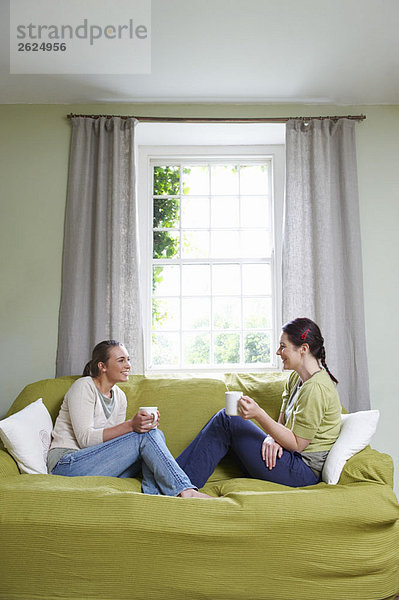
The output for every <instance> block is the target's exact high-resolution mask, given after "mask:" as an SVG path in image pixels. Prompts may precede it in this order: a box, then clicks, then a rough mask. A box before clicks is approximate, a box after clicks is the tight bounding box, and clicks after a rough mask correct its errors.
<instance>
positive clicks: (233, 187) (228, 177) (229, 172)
mask: <svg viewBox="0 0 399 600" xmlns="http://www.w3.org/2000/svg"><path fill="white" fill-rule="evenodd" d="M211 193H212V194H222V195H224V196H226V195H227V194H234V195H238V169H237V167H236V166H234V165H214V166H213V167H212V175H211Z"/></svg>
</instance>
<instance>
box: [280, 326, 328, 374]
mask: <svg viewBox="0 0 399 600" xmlns="http://www.w3.org/2000/svg"><path fill="white" fill-rule="evenodd" d="M282 330H283V331H284V333H286V334H287V336H288V338H289V340H290V342H291V343H292V344H294V346H297V348H299V347H300V346H302V344H308V346H309V350H310V353H311V354H312V355H313V356H314V357H315V358H317V360H320V362H321V364H322V365H323V367H324V368H325V370H326V371H327V373H328V374H329V376H330V377H331V379H332V380H333V382H334V383H338V380H337V379H336V378H335V377H334V375H333V374H332V373H331V372H330V369H329V368H328V367H327V363H326V350H325V348H324V338H323V336H322V335H321V331H320V328H319V326H318V325H316V323H315V322H314V321H312V320H311V319H308V318H306V317H299V318H298V319H294V320H293V321H289V322H288V323H286V324H285V325H283V327H282Z"/></svg>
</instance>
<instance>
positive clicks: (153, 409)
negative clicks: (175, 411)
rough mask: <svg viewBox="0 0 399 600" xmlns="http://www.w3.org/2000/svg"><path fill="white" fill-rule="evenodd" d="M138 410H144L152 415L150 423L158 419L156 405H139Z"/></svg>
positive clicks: (153, 423)
mask: <svg viewBox="0 0 399 600" xmlns="http://www.w3.org/2000/svg"><path fill="white" fill-rule="evenodd" d="M139 410H144V411H145V412H146V413H148V414H149V415H153V418H152V425H155V423H156V422H157V421H158V406H140V408H139ZM154 429H155V427H154Z"/></svg>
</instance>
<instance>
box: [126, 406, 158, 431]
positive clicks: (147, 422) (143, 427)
mask: <svg viewBox="0 0 399 600" xmlns="http://www.w3.org/2000/svg"><path fill="white" fill-rule="evenodd" d="M153 420H154V419H153V416H152V415H150V414H149V413H148V412H146V411H145V410H139V412H138V413H137V414H136V415H135V416H134V417H133V419H130V421H131V425H132V431H135V432H136V433H147V432H148V431H150V430H151V429H153V428H154V427H156V426H157V425H158V423H159V411H158V420H157V421H156V422H155V423H154V422H153Z"/></svg>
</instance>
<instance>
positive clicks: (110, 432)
mask: <svg viewBox="0 0 399 600" xmlns="http://www.w3.org/2000/svg"><path fill="white" fill-rule="evenodd" d="M129 372H130V359H129V355H128V353H127V351H126V348H125V347H124V345H123V344H121V343H120V342H117V341H115V340H106V341H104V342H100V343H99V344H97V346H96V347H95V348H94V350H93V355H92V358H91V360H90V361H89V362H88V363H87V365H86V366H85V368H84V371H83V376H82V377H81V378H80V379H78V380H76V381H75V382H74V383H73V384H72V386H71V387H70V388H69V390H68V392H67V393H66V394H65V397H64V401H63V403H62V406H61V409H60V413H59V415H58V417H57V420H56V422H55V426H54V429H53V433H52V442H51V446H50V451H49V454H48V471H49V473H51V474H52V475H64V476H68V477H75V476H80V475H105V476H108V477H136V476H137V475H139V474H142V476H143V482H142V489H143V492H145V493H147V494H164V495H167V496H180V497H182V498H193V497H195V498H209V497H210V496H207V495H206V494H201V493H200V492H198V490H197V489H196V488H195V486H194V485H193V484H192V483H191V481H190V480H189V478H188V477H187V475H186V474H185V473H184V472H183V471H182V469H181V468H180V467H179V465H178V464H177V463H176V461H175V459H174V458H173V456H172V455H171V453H170V452H169V450H168V448H167V446H166V444H165V438H164V435H163V433H162V432H161V430H160V429H158V427H157V425H158V421H157V422H156V423H153V416H152V415H149V414H148V413H147V412H145V411H139V412H138V413H137V414H136V415H135V416H134V417H133V418H131V419H127V420H126V407H127V401H126V395H125V393H124V392H123V391H122V390H121V389H120V388H119V387H118V386H117V385H116V384H117V383H121V382H126V381H128V379H129ZM158 420H159V414H158Z"/></svg>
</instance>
